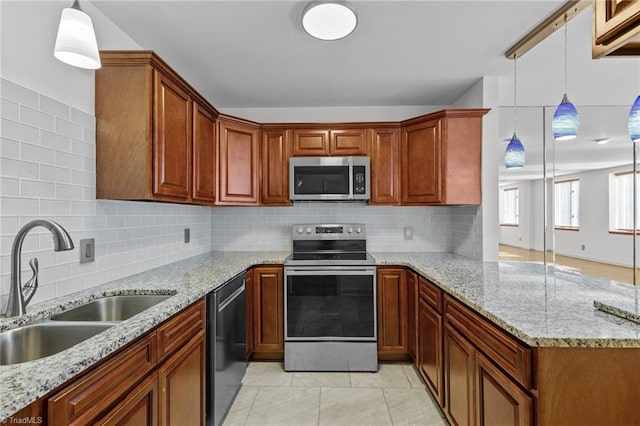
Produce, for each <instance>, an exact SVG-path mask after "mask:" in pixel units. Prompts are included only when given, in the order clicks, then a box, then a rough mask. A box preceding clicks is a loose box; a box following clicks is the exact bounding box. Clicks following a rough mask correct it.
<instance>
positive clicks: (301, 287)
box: [284, 224, 378, 371]
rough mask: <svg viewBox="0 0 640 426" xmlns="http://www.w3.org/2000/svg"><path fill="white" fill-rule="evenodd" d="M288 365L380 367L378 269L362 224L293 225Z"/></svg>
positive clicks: (289, 367)
mask: <svg viewBox="0 0 640 426" xmlns="http://www.w3.org/2000/svg"><path fill="white" fill-rule="evenodd" d="M292 235H293V254H291V255H290V256H289V257H288V258H287V259H286V260H285V262H284V265H285V268H284V274H285V292H284V318H285V339H284V369H285V370H286V371H377V370H378V356H377V331H376V329H377V327H376V268H375V261H374V259H373V258H372V257H371V256H370V255H369V254H368V253H367V239H366V227H365V225H362V224H317V225H310V224H305V225H293V227H292Z"/></svg>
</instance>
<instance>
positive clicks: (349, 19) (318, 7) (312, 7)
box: [302, 1, 358, 40]
mask: <svg viewBox="0 0 640 426" xmlns="http://www.w3.org/2000/svg"><path fill="white" fill-rule="evenodd" d="M356 25H358V16H357V15H356V12H355V10H354V9H353V7H352V6H351V4H350V3H349V2H346V1H314V2H311V3H309V4H308V5H307V7H305V8H304V11H303V12H302V27H303V28H304V30H305V31H306V32H307V33H309V35H311V36H312V37H315V38H317V39H320V40H339V39H341V38H344V37H346V36H348V35H349V34H351V33H352V32H353V30H354V29H355V28H356Z"/></svg>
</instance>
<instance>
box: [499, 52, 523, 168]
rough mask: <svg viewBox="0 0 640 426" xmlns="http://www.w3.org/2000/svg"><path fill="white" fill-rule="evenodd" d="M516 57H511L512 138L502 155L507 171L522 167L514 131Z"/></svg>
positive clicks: (520, 147)
mask: <svg viewBox="0 0 640 426" xmlns="http://www.w3.org/2000/svg"><path fill="white" fill-rule="evenodd" d="M516 61H517V57H516V55H515V54H514V55H513V136H512V137H511V140H510V141H509V143H508V144H507V150H506V151H505V153H504V165H505V166H506V168H507V169H521V168H523V167H524V146H523V145H522V142H520V139H518V136H516V129H517V125H518V110H517V108H516V105H517V104H516V100H517V98H516V93H517V81H518V80H517V76H518V73H517V72H516Z"/></svg>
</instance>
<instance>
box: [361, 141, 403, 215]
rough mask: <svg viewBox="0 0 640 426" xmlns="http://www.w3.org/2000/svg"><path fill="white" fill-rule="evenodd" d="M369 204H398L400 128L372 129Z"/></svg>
mask: <svg viewBox="0 0 640 426" xmlns="http://www.w3.org/2000/svg"><path fill="white" fill-rule="evenodd" d="M369 204H400V130H399V129H374V130H373V138H372V142H371V199H370V200H369Z"/></svg>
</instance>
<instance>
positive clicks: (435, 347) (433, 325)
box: [417, 298, 444, 405]
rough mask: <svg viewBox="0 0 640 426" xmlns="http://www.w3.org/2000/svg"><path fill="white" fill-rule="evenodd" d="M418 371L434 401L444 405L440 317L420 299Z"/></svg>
mask: <svg viewBox="0 0 640 426" xmlns="http://www.w3.org/2000/svg"><path fill="white" fill-rule="evenodd" d="M418 332H419V334H418V360H417V366H418V371H419V372H420V374H421V375H422V378H423V379H424V381H425V383H426V384H427V386H428V387H429V390H430V391H431V393H432V394H433V396H434V397H435V399H436V400H437V401H438V402H439V403H440V405H444V392H443V390H444V389H443V376H442V315H440V314H439V313H437V312H436V311H435V310H434V309H433V308H432V307H431V306H429V304H428V303H427V302H425V301H424V300H423V299H422V298H420V299H419V301H418Z"/></svg>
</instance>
